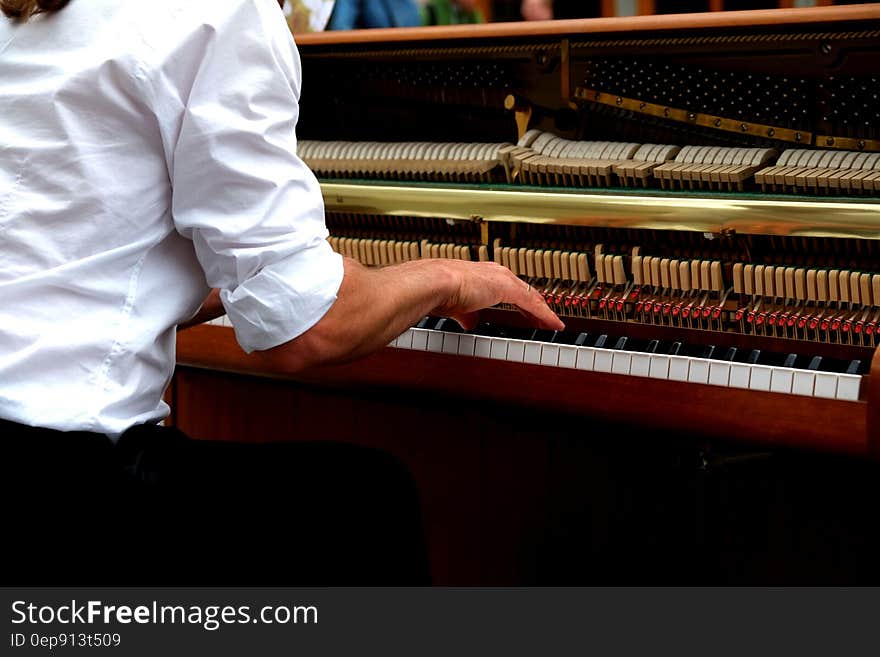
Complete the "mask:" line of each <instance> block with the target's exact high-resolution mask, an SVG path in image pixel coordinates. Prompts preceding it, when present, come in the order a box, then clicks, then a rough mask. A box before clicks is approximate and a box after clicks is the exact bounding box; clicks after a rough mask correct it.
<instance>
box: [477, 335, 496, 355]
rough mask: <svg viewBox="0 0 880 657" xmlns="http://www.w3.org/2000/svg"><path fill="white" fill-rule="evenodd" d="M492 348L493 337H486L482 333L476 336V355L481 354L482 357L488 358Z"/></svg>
mask: <svg viewBox="0 0 880 657" xmlns="http://www.w3.org/2000/svg"><path fill="white" fill-rule="evenodd" d="M491 348H492V338H486V337H483V336H482V335H478V336H475V342H474V356H479V357H480V358H488V357H489V351H490V350H491Z"/></svg>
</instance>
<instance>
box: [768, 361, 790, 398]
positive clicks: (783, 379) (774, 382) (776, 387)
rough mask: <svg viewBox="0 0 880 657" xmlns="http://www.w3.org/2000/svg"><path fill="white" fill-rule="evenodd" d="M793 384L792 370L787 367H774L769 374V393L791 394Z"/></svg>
mask: <svg viewBox="0 0 880 657" xmlns="http://www.w3.org/2000/svg"><path fill="white" fill-rule="evenodd" d="M793 383H794V370H792V369H789V368H787V367H774V368H773V371H772V372H770V392H784V393H786V394H791V386H792V384H793Z"/></svg>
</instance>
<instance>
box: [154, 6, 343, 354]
mask: <svg viewBox="0 0 880 657" xmlns="http://www.w3.org/2000/svg"><path fill="white" fill-rule="evenodd" d="M199 4H201V3H199ZM222 4H224V3H221V5H222ZM234 5H235V8H234V10H233V11H231V13H227V14H224V15H223V16H222V18H221V19H218V20H216V21H215V22H214V23H213V24H211V23H206V24H204V25H200V26H199V28H198V30H196V31H195V32H194V33H193V34H192V35H190V38H188V39H187V40H186V41H185V42H184V43H182V45H181V46H180V47H179V49H178V51H177V52H175V53H172V54H171V56H170V57H168V58H167V62H166V63H165V64H164V65H163V69H162V70H161V71H160V72H159V75H158V78H157V79H158V80H159V83H158V85H159V86H161V87H162V88H163V89H164V91H165V92H169V90H170V93H168V94H167V97H166V98H165V100H164V103H165V104H166V105H167V106H168V107H166V109H172V110H174V109H175V105H177V104H179V112H178V117H179V118H178V120H177V121H172V122H170V124H168V125H165V126H163V132H164V134H163V139H164V140H165V142H166V143H165V149H166V152H167V153H168V166H169V173H170V177H171V183H172V190H173V191H172V215H173V220H174V223H175V226H176V228H177V230H178V231H179V232H180V233H181V234H182V235H184V236H186V237H188V238H190V239H191V240H192V242H193V244H194V246H195V251H196V255H197V257H198V260H199V262H200V263H201V265H202V268H203V269H204V272H205V277H206V281H207V283H208V285H210V286H211V287H217V288H220V290H221V300H222V302H223V305H224V307H225V309H226V312H227V314H228V316H229V319H230V320H231V322H232V324H233V326H234V327H235V334H236V338H237V339H238V342H239V344H240V345H241V346H242V348H243V349H244V350H245V351H253V350H263V349H269V348H271V347H275V346H277V345H280V344H282V343H284V342H287V341H289V340H291V339H293V338H295V337H297V336H298V335H300V334H302V333H304V332H305V331H307V330H308V329H309V328H311V327H312V326H313V325H314V324H315V323H317V322H318V321H319V320H320V319H321V317H323V316H324V314H325V313H326V312H327V311H328V310H329V308H330V306H331V305H332V304H333V302H334V301H335V299H336V293H337V291H338V289H339V286H340V284H341V282H342V276H343V267H342V259H341V257H340V256H339V255H338V254H336V253H334V252H333V250H332V249H331V248H330V246H329V244H328V243H327V241H326V238H327V234H328V233H327V228H326V225H325V223H324V207H323V200H322V197H321V192H320V187H319V185H318V182H317V180H316V179H315V177H314V175H313V174H312V172H311V171H310V170H309V169H308V167H306V165H305V164H304V163H303V162H302V160H300V159H299V157H297V155H296V136H295V127H296V122H297V118H298V114H299V109H298V102H299V92H300V62H299V56H298V53H297V51H296V47H295V45H294V43H293V39H292V37H291V35H290V33H289V31H288V29H287V26H286V23H285V21H284V19H283V16H282V15H281V13H280V10H279V9H278V6H277V3H275V2H274V0H241V1H239V2H235V3H234ZM227 6H228V5H227Z"/></svg>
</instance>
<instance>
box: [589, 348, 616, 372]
mask: <svg viewBox="0 0 880 657" xmlns="http://www.w3.org/2000/svg"><path fill="white" fill-rule="evenodd" d="M594 352H595V353H594V354H593V371H594V372H610V371H611V361H612V354H613V352H612V351H611V350H610V349H594Z"/></svg>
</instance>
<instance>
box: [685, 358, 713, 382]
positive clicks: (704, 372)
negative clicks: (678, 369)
mask: <svg viewBox="0 0 880 657" xmlns="http://www.w3.org/2000/svg"><path fill="white" fill-rule="evenodd" d="M688 381H690V382H691V383H703V384H706V383H709V361H708V360H705V359H703V358H691V367H690V370H688Z"/></svg>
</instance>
